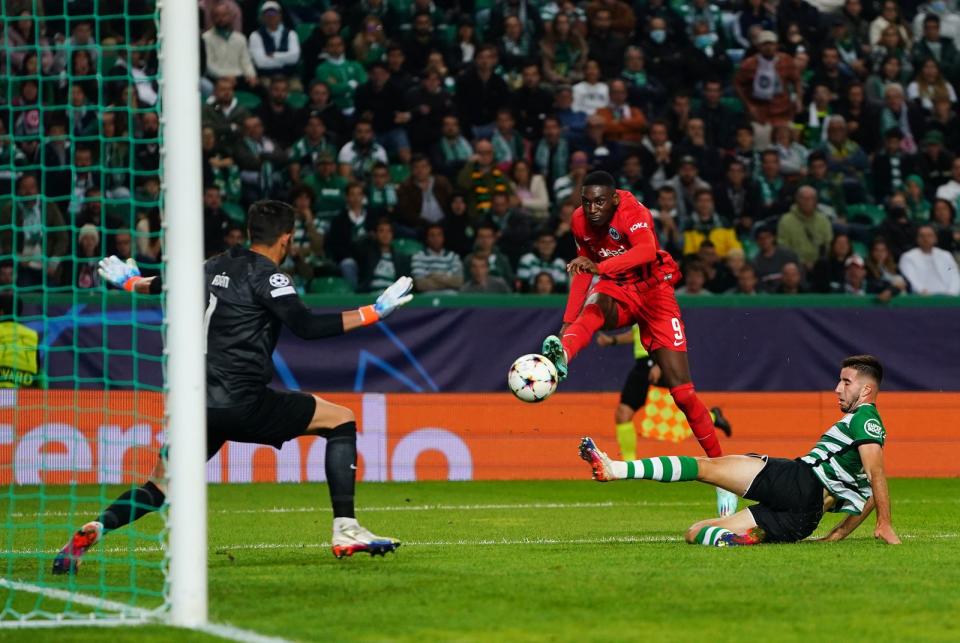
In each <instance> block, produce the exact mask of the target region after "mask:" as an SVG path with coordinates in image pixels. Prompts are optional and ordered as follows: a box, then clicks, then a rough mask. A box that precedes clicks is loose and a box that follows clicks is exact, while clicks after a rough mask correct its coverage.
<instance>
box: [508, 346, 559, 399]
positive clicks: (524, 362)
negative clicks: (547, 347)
mask: <svg viewBox="0 0 960 643" xmlns="http://www.w3.org/2000/svg"><path fill="white" fill-rule="evenodd" d="M557 381H558V378H557V368H556V367H555V366H554V365H553V362H551V361H550V360H548V359H547V358H546V357H544V356H543V355H537V354H536V353H531V354H529V355H522V356H521V357H518V358H517V361H515V362H514V363H513V365H511V366H510V372H509V373H507V386H509V387H510V390H511V391H513V394H514V395H516V396H517V398H518V399H520V400H522V401H524V402H543V401H544V400H545V399H547V398H548V397H550V396H551V395H553V392H554V391H556V390H557Z"/></svg>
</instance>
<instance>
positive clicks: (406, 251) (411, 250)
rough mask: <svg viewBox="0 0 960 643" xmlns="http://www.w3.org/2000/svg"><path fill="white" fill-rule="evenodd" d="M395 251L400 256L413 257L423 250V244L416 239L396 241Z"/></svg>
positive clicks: (394, 242)
mask: <svg viewBox="0 0 960 643" xmlns="http://www.w3.org/2000/svg"><path fill="white" fill-rule="evenodd" d="M393 249H394V250H395V251H396V252H397V254H399V255H405V256H407V257H412V256H413V255H415V254H417V253H418V252H420V251H421V250H423V244H422V243H420V242H419V241H417V240H416V239H404V238H402V237H401V238H399V239H394V241H393Z"/></svg>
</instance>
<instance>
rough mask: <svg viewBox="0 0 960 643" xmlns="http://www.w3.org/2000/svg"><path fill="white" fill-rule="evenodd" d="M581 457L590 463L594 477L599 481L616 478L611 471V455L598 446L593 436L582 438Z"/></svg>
mask: <svg viewBox="0 0 960 643" xmlns="http://www.w3.org/2000/svg"><path fill="white" fill-rule="evenodd" d="M580 457H581V458H583V459H584V460H586V461H587V462H589V463H590V468H591V469H593V479H594V480H596V481H597V482H609V481H610V480H616V478H614V477H613V473H612V471H611V467H610V458H609V456H607V454H606V453H604V452H603V451H601V450H600V449H598V448H597V445H596V444H594V442H593V438H583V439H581V440H580Z"/></svg>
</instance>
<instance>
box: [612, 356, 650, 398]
mask: <svg viewBox="0 0 960 643" xmlns="http://www.w3.org/2000/svg"><path fill="white" fill-rule="evenodd" d="M651 368H653V359H652V358H650V357H641V358H640V359H638V360H637V361H636V363H635V364H634V365H633V368H632V369H630V374H629V375H627V381H626V382H624V383H623V390H622V391H620V403H621V404H626V405H627V406H629V407H630V408H631V409H633V410H634V411H638V410H640V409H641V408H643V407H644V405H646V403H647V393H648V392H649V391H650V369H651Z"/></svg>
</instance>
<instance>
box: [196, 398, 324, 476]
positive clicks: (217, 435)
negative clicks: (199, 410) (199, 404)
mask: <svg viewBox="0 0 960 643" xmlns="http://www.w3.org/2000/svg"><path fill="white" fill-rule="evenodd" d="M316 408H317V401H316V399H314V397H313V396H312V395H307V394H306V393H296V392H290V391H284V392H280V391H274V390H273V389H271V388H268V389H265V390H264V392H263V395H261V396H260V398H259V399H256V400H254V401H253V402H251V403H250V404H245V405H243V406H235V407H229V408H213V407H209V406H208V407H207V459H208V460H209V459H210V458H212V457H213V456H214V455H215V454H216V452H217V451H219V450H220V447H222V446H223V443H224V442H226V441H227V440H230V441H232V442H252V443H254V444H267V445H269V446H272V447H275V448H277V449H279V448H280V446H281V445H282V444H283V443H284V442H286V441H287V440H292V439H294V438H296V437H299V436H301V435H303V434H304V432H305V431H306V430H307V427H309V426H310V421H311V420H312V419H313V413H314V411H315V410H316Z"/></svg>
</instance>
